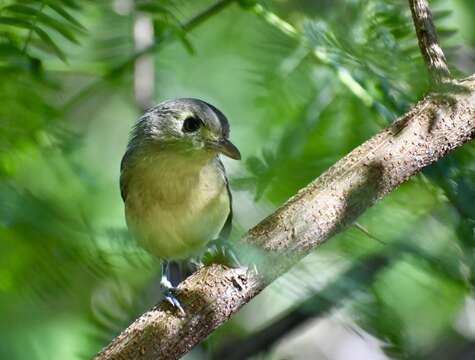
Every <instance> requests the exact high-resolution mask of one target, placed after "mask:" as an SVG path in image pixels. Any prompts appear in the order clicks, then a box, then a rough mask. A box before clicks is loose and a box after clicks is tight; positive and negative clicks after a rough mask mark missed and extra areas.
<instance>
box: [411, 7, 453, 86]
mask: <svg viewBox="0 0 475 360" xmlns="http://www.w3.org/2000/svg"><path fill="white" fill-rule="evenodd" d="M409 6H410V8H411V13H412V20H413V21H414V27H415V28H416V34H417V40H418V42H419V48H420V50H421V52H422V56H423V57H424V61H425V63H426V66H427V69H428V70H429V76H430V77H431V80H432V81H433V82H434V83H435V85H441V84H444V83H449V82H450V81H451V80H452V76H451V75H450V71H449V67H448V65H447V60H446V59H445V55H444V52H443V51H442V48H441V47H440V44H439V39H438V37H437V31H436V30H435V26H434V22H433V21H432V13H431V11H430V8H429V4H428V3H427V0H409Z"/></svg>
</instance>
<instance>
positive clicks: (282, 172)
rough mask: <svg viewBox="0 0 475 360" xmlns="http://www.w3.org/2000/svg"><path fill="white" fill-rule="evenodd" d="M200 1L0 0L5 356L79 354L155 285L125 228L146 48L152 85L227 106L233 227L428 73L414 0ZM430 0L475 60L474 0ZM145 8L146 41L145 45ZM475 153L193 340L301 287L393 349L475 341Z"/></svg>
mask: <svg viewBox="0 0 475 360" xmlns="http://www.w3.org/2000/svg"><path fill="white" fill-rule="evenodd" d="M212 4H213V2H212V1H208V0H203V1H185V0H179V1H172V0H166V1H158V0H137V1H132V0H100V1H78V0H28V1H25V0H21V1H20V0H18V1H13V0H3V1H0V99H1V106H0V149H1V150H0V204H1V207H0V315H1V320H0V335H1V336H2V341H1V342H0V358H2V359H24V358H28V359H83V358H89V357H90V356H91V355H92V354H94V353H95V352H96V351H98V350H99V349H100V348H101V346H103V345H104V344H106V343H107V342H108V341H109V340H110V339H111V338H112V336H114V335H115V334H117V333H118V332H119V331H120V330H121V329H123V328H124V327H125V326H126V325H127V324H128V323H129V322H130V321H131V320H132V319H134V318H135V317H136V316H137V314H140V313H141V312H142V311H144V309H146V308H147V307H149V306H150V305H151V304H153V303H154V302H156V301H157V299H158V293H157V286H158V281H157V278H156V277H157V271H158V268H159V266H158V265H159V264H158V262H157V260H155V259H152V258H151V257H150V256H148V255H147V254H146V253H145V252H144V251H142V250H141V249H140V248H138V247H137V246H136V245H135V244H134V242H133V241H132V240H131V239H130V238H129V236H128V234H127V231H126V228H125V222H124V220H123V214H122V211H123V210H122V203H121V200H120V195H119V191H118V168H119V162H120V158H121V156H122V154H123V151H124V148H125V144H126V141H127V134H128V129H129V128H130V126H131V124H132V123H133V121H134V120H135V119H136V118H137V117H138V115H139V113H138V111H139V110H138V107H137V104H136V102H135V99H134V96H133V91H132V80H133V76H134V72H133V66H134V62H135V60H136V59H137V57H138V56H139V55H143V54H144V53H146V54H148V55H150V56H154V61H155V71H156V74H155V83H156V93H155V94H154V99H155V101H156V102H158V101H160V100H162V99H165V98H170V97H178V96H180V97H184V96H194V97H200V98H203V99H206V100H207V101H209V102H211V103H214V104H215V105H217V106H218V107H219V108H220V109H222V110H223V111H224V112H225V113H226V114H227V115H228V117H229V119H230V120H231V124H232V138H233V141H234V142H236V143H237V144H238V145H239V147H240V149H241V152H242V153H243V155H244V161H243V163H242V164H241V165H240V166H237V165H236V164H234V163H226V165H227V168H228V170H229V173H230V177H231V183H232V186H233V190H234V192H235V198H236V200H235V207H236V208H235V214H236V215H235V216H236V224H235V225H236V226H235V231H234V234H235V236H236V238H237V237H238V236H239V234H240V233H242V232H243V231H245V230H246V228H248V227H249V226H251V225H252V224H255V223H257V222H258V221H259V220H260V219H261V218H262V217H263V216H264V215H265V214H266V213H268V212H270V211H272V209H273V208H274V207H276V206H278V205H279V204H281V203H282V202H283V201H285V200H286V199H287V198H288V197H289V196H291V195H292V194H294V193H295V192H296V191H297V190H298V189H299V188H301V187H303V186H305V185H306V184H307V183H308V182H310V181H311V180H312V179H313V178H315V177H316V176H318V175H319V174H320V173H322V172H323V171H324V170H325V169H326V168H328V167H329V166H330V165H331V164H333V163H334V162H335V161H336V160H338V159H339V158H340V157H341V156H343V155H344V154H345V153H347V152H348V151H350V150H351V149H352V148H354V147H355V146H357V145H359V144H360V143H362V142H363V141H365V140H366V139H368V138H369V137H370V136H372V135H373V134H374V133H375V132H377V131H378V130H379V129H381V128H382V127H383V126H385V125H386V124H388V123H390V122H391V121H393V120H394V119H395V118H396V117H397V116H399V115H401V114H402V113H404V112H405V111H406V110H407V109H408V108H409V107H410V105H411V104H412V103H414V102H415V101H417V99H419V98H420V97H421V96H423V95H424V94H425V93H426V92H427V90H428V81H427V75H426V71H425V68H424V65H423V62H422V59H421V56H420V54H419V51H418V48H417V41H416V38H415V35H414V31H413V27H412V23H411V18H410V12H409V10H408V7H407V2H406V1H403V0H359V1H356V0H338V1H328V0H320V1H310V0H298V1H289V0H279V1H274V2H270V1H258V2H256V1H247V0H246V1H238V2H236V3H235V4H231V5H230V6H228V7H227V8H226V9H224V10H222V11H220V12H207V9H209V8H208V7H209V6H211V5H212ZM431 6H433V9H434V16H435V21H436V25H437V27H438V29H439V32H440V35H441V40H442V45H443V47H444V49H446V50H447V55H448V59H449V63H450V64H451V66H452V71H453V72H454V73H455V74H457V75H458V76H463V75H468V74H470V73H472V72H475V62H474V59H475V56H474V54H475V51H474V49H473V47H474V46H475V35H474V34H475V28H474V27H475V25H474V24H475V22H474V21H473V20H474V18H475V7H474V4H473V1H472V0H457V1H447V0H438V1H435V0H434V1H432V2H431ZM139 13H140V14H142V15H145V16H148V17H149V18H150V19H151V20H152V23H153V31H154V37H155V39H156V44H155V45H153V46H152V47H151V48H149V49H146V50H145V51H144V52H143V53H140V54H137V53H136V52H135V50H134V49H135V45H134V38H133V28H134V19H135V18H136V16H137V14H139ZM198 14H202V15H203V14H204V15H203V17H202V18H201V19H200V23H201V24H200V26H199V27H196V28H193V30H192V31H189V30H190V29H191V27H190V26H186V25H183V24H190V19H196V18H195V16H197V15H198ZM191 23H192V22H191ZM474 159H475V148H474V146H473V144H468V145H466V146H464V147H463V148H462V149H459V150H457V151H456V152H454V153H453V154H451V155H449V156H447V157H446V158H444V159H442V160H441V161H439V162H438V163H437V164H435V165H433V166H431V167H430V168H429V169H427V170H426V171H424V173H423V174H422V175H420V176H418V177H416V178H415V179H413V180H411V181H409V182H408V183H406V184H404V185H402V186H401V187H400V188H399V189H398V190H397V191H395V192H394V193H393V194H391V195H390V196H388V197H387V198H386V199H385V200H384V201H382V202H380V203H378V204H377V205H376V206H375V207H373V208H372V209H370V210H369V211H368V212H366V213H365V214H364V215H363V216H362V218H361V219H360V224H361V226H362V228H360V229H357V228H355V227H352V228H350V229H348V230H347V231H346V232H345V233H344V234H341V235H339V236H337V238H335V239H333V240H332V241H330V242H329V243H328V244H326V245H325V246H323V247H321V248H320V249H319V250H318V251H317V252H315V253H314V254H312V255H310V256H309V257H308V258H306V259H305V260H304V261H303V262H302V263H300V264H299V265H297V266H296V267H295V269H293V270H292V271H291V272H290V273H289V274H287V275H285V276H284V277H283V278H281V279H279V280H278V281H276V282H275V283H274V284H273V285H272V286H271V287H270V288H269V289H268V290H267V291H265V292H264V293H263V294H261V295H260V296H259V297H258V298H257V299H255V301H253V302H252V303H251V304H250V305H249V306H247V307H246V308H245V309H243V311H241V312H240V313H239V314H238V315H237V316H236V317H235V318H234V319H233V320H231V321H229V322H228V323H226V324H225V325H224V326H223V327H221V328H220V329H219V330H218V331H217V332H216V333H215V334H213V336H211V338H210V339H209V340H207V341H206V343H205V344H204V345H202V346H201V347H200V349H197V350H195V351H194V352H193V353H192V354H191V355H190V358H207V357H208V356H207V355H206V354H207V353H208V352H215V351H218V350H219V349H220V348H221V347H222V345H223V344H227V343H232V341H233V340H234V339H236V338H239V339H245V338H246V337H249V336H251V337H250V340H249V341H252V334H253V333H254V332H255V331H257V330H258V329H262V328H265V327H266V326H270V324H272V323H273V321H275V319H278V318H280V317H281V316H283V314H285V313H287V312H288V311H290V310H291V309H293V308H295V307H296V306H298V304H301V303H303V302H304V301H305V300H307V302H306V303H305V304H306V306H305V313H306V314H307V315H306V317H308V319H311V318H313V317H316V316H318V317H323V316H327V317H331V316H332V314H334V313H337V310H336V307H337V306H339V308H340V310H339V311H341V312H343V313H344V314H345V319H346V321H348V322H350V324H351V326H352V327H353V328H356V327H357V328H358V329H359V330H358V331H360V332H363V331H364V332H365V333H366V334H371V335H372V336H374V337H375V338H377V339H379V341H380V344H381V345H380V347H379V348H378V349H380V351H381V352H383V351H384V352H385V353H386V355H387V356H389V357H391V358H410V359H417V358H421V359H422V358H429V357H430V356H432V355H433V354H435V353H438V354H439V355H440V353H441V351H442V353H443V354H444V355H445V357H441V358H455V356H456V355H457V354H459V352H460V351H461V348H462V347H470V346H472V347H473V346H474V345H473V339H474V338H475V331H474V330H473V329H474V328H475V327H474V326H475V325H474V324H473V323H470V317H468V316H466V317H463V316H462V315H461V314H465V313H466V312H467V311H469V310H471V311H472V312H473V309H470V308H468V307H467V306H468V305H467V304H470V301H473V300H472V298H473V285H474V271H475V262H474V255H473V246H474V240H475V238H474V237H475V230H474V229H475V160H474ZM362 229H363V231H362ZM394 249H398V250H397V251H396V250H394ZM380 253H381V254H380ZM373 255H374V256H384V257H385V258H387V259H388V260H390V261H387V263H385V265H384V266H383V267H381V268H378V269H377V273H376V274H372V276H371V279H367V278H366V279H360V278H350V277H349V275H348V272H345V269H351V266H355V264H356V265H358V264H359V263H361V266H365V260H364V259H365V258H367V257H368V256H373ZM315 274H318V276H317V275H315ZM332 284H334V286H330V285H332ZM348 288H350V289H351V291H324V292H323V293H322V296H325V302H324V304H325V305H324V308H323V309H322V308H320V309H318V307H319V306H320V305H319V304H321V298H319V299H320V300H318V301H316V302H315V304H314V306H313V307H312V306H310V305H311V304H310V305H309V301H310V300H308V299H312V298H313V297H312V296H314V295H315V294H319V290H320V289H348ZM342 297H343V298H342ZM256 314H258V315H256ZM461 316H462V318H461ZM471 316H472V317H473V313H472V315H471ZM460 319H461V320H460ZM285 339H286V338H284V341H282V343H285ZM341 340H342V339H337V340H335V341H336V342H338V341H341ZM442 343H443V344H444V347H443V349H441V348H440V344H442ZM320 345H321V344H320V343H319V342H318V339H317V340H315V343H314V344H313V346H314V347H315V348H317V347H319V346H320ZM280 346H281V345H278V344H277V345H276V346H273V347H271V348H266V351H267V355H266V357H268V358H276V359H278V358H282V356H283V355H282V356H281V352H280V350H279V349H281V347H280ZM282 351H283V350H282ZM327 357H328V358H332V357H331V356H330V355H329V354H327ZM295 358H298V357H295ZM335 358H336V357H335Z"/></svg>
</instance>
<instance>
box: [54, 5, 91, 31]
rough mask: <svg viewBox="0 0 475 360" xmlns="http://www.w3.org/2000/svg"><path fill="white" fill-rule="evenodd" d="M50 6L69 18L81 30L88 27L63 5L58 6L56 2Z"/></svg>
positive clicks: (65, 17)
mask: <svg viewBox="0 0 475 360" xmlns="http://www.w3.org/2000/svg"><path fill="white" fill-rule="evenodd" d="M48 6H49V7H50V8H51V9H53V10H54V11H56V12H57V13H58V14H59V15H61V16H62V17H63V18H64V19H66V20H68V21H69V22H70V23H71V24H73V25H75V26H77V27H78V28H80V29H81V30H86V28H85V27H84V26H83V25H82V24H81V23H80V22H79V21H77V20H76V19H75V18H74V17H73V16H72V15H71V14H70V13H68V12H67V11H66V10H64V9H63V8H62V7H60V6H57V5H55V4H48Z"/></svg>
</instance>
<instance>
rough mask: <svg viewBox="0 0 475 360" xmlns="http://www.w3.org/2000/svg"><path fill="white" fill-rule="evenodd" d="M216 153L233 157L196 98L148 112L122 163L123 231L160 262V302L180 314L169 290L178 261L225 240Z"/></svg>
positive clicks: (228, 212)
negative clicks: (217, 240) (164, 300)
mask: <svg viewBox="0 0 475 360" xmlns="http://www.w3.org/2000/svg"><path fill="white" fill-rule="evenodd" d="M220 154H223V155H226V156H228V157H230V158H232V159H236V160H240V159H241V154H240V153H239V150H238V149H237V148H236V146H234V145H233V144H232V143H231V142H230V141H229V123H228V120H227V119H226V117H225V116H224V114H223V113H222V112H221V111H219V110H218V109H217V108H215V107H214V106H213V105H210V104H208V103H206V102H204V101H201V100H198V99H190V98H184V99H176V100H168V101H165V102H162V103H160V104H159V105H158V106H156V107H154V108H151V109H150V110H148V111H147V112H146V113H145V114H144V115H143V116H142V117H141V118H140V119H139V120H138V121H137V123H136V124H135V126H134V128H133V130H132V133H131V137H130V140H129V144H128V146H127V150H126V153H125V155H124V157H123V159H122V162H121V174H120V190H121V195H122V199H123V200H124V203H125V216H126V220H127V226H128V228H129V231H130V232H131V233H132V235H133V236H134V237H135V238H136V240H137V241H138V242H139V244H140V245H141V246H143V247H144V248H145V249H146V250H148V251H149V252H150V253H152V254H153V255H155V256H157V257H159V258H160V259H162V279H161V282H160V285H161V289H162V292H163V294H164V296H165V298H166V299H167V300H168V301H169V302H170V303H171V304H172V305H173V306H175V307H177V308H178V309H179V310H180V311H181V312H183V309H182V307H181V305H180V303H179V301H178V300H177V299H176V297H175V295H174V289H175V287H176V286H177V285H178V283H179V282H180V281H181V280H182V279H183V275H182V274H180V273H179V272H180V266H179V265H180V264H181V263H182V261H183V260H186V259H190V258H192V257H193V256H194V255H197V254H200V253H202V252H203V249H204V248H205V247H206V246H207V244H208V243H209V242H210V241H211V240H214V239H219V240H220V241H221V242H220V244H221V246H222V244H223V242H222V241H223V240H225V239H227V237H228V235H229V233H230V230H231V222H232V198H231V192H230V190H229V184H228V180H227V178H226V173H225V170H224V166H223V164H222V162H221V160H220V158H219V155H220Z"/></svg>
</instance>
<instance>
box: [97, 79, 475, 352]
mask: <svg viewBox="0 0 475 360" xmlns="http://www.w3.org/2000/svg"><path fill="white" fill-rule="evenodd" d="M458 85H459V88H460V87H465V88H466V90H467V91H465V92H460V91H458V92H457V93H454V94H451V95H430V96H427V97H426V98H424V99H423V100H421V101H420V102H419V103H417V104H416V105H415V106H414V107H413V108H412V109H411V110H410V111H409V112H408V113H407V114H405V115H403V116H402V117H401V118H399V119H398V120H397V121H395V122H394V123H393V124H392V125H391V126H389V127H388V128H386V129H384V130H383V131H381V132H380V133H378V134H376V135H375V136H373V137H372V138H371V139H370V140H368V141H367V142H365V143H364V144H362V145H360V146H359V147H357V148H356V149H354V150H353V151H352V152H351V153H350V154H348V155H347V156H345V157H344V158H343V159H341V160H340V161H338V162H337V163H336V164H335V165H334V166H332V167H331V168H330V169H329V170H328V171H326V172H325V173H324V174H323V175H321V176H320V177H318V178H317V179H315V180H314V181H313V182H312V183H310V184H309V185H308V186H307V187H305V188H303V189H302V190H300V191H299V192H298V194H297V195H295V196H294V197H292V198H291V199H289V200H288V201H287V202H286V203H285V204H284V205H283V206H282V207H281V208H279V209H278V210H277V211H276V212H274V213H273V214H272V215H270V216H269V217H267V218H266V219H265V220H263V221H262V222H261V223H259V224H258V225H257V226H255V227H254V228H253V229H251V230H250V231H249V232H248V233H247V234H246V235H245V236H244V237H243V239H242V240H241V241H242V242H241V243H240V248H246V249H247V251H245V252H244V253H248V252H251V253H253V254H254V256H253V258H252V259H250V261H251V262H255V263H257V264H258V268H259V270H260V271H259V273H256V272H255V271H244V270H242V269H228V268H225V267H223V266H221V265H212V266H209V267H205V268H202V269H201V270H199V271H198V272H196V273H195V274H193V275H192V276H191V277H190V278H188V279H187V280H186V281H185V282H184V283H182V284H181V285H180V287H179V295H178V297H179V299H180V301H181V303H182V304H183V306H184V309H185V311H186V315H185V316H181V315H180V314H179V313H178V312H176V311H173V309H172V308H171V307H170V306H169V304H168V303H160V304H158V305H156V306H155V307H154V308H152V309H151V310H150V311H147V312H146V313H145V314H143V315H142V316H141V317H140V318H138V319H137V320H136V321H135V322H134V323H132V324H131V325H130V326H129V327H128V328H127V329H126V330H124V331H123V332H122V333H121V334H120V335H119V336H118V337H117V338H116V339H114V340H113V341H112V342H111V344H109V345H108V346H107V347H106V348H105V349H104V350H103V351H101V352H100V353H99V354H98V355H97V356H96V357H95V359H96V360H103V359H127V360H129V359H176V358H179V357H180V356H181V355H183V354H184V353H186V352H187V351H189V350H190V349H191V348H192V347H193V346H195V345H196V344H198V343H199V342H200V341H201V340H203V339H205V338H206V337H207V336H208V335H209V334H210V333H211V332H212V331H213V330H214V329H215V328H216V327H218V326H219V325H220V324H222V323H223V322H224V321H226V320H227V319H228V318H229V317H230V316H231V315H232V314H233V313H235V312H236V311H238V310H239V309H240V308H241V307H242V306H243V305H244V304H246V303H247V302H248V301H250V300H251V299H252V298H253V297H254V296H256V295H257V294H258V293H259V292H260V291H261V290H262V289H264V288H265V287H266V286H267V285H268V284H269V283H270V282H271V281H272V280H273V279H275V278H276V277H278V276H279V275H281V274H282V273H283V272H285V271H286V270H287V269H288V268H289V267H290V266H292V264H294V263H295V262H296V261H298V260H299V259H300V258H301V257H303V256H305V254H307V253H308V252H309V251H311V250H313V249H314V248H315V247H316V246H318V245H320V244H322V243H323V242H324V241H326V240H327V239H329V238H330V237H331V236H333V235H334V234H335V233H337V232H339V231H341V230H342V229H343V228H344V227H345V226H346V225H348V224H351V223H352V222H353V221H354V220H355V219H356V218H357V217H358V216H359V215H361V214H362V213H363V212H364V211H365V210H366V209H367V208H369V207H370V206H371V205H373V204H374V202H375V201H377V200H378V199H380V198H382V197H383V196H384V195H386V194H387V193H389V192H390V191H392V190H394V189H395V188H396V187H397V186H398V185H399V184H401V183H402V182H404V181H405V180H407V179H408V178H409V177H411V176H413V175H415V174H416V173H418V172H419V171H420V170H421V169H422V168H424V167H425V166H427V165H429V164H431V163H433V162H435V161H437V160H438V159H439V158H441V157H442V156H444V155H445V154H446V153H447V152H449V151H451V150H453V149H455V148H457V147H458V146H461V145H463V144H464V143H466V142H468V141H469V140H471V139H472V138H473V137H474V136H475V76H472V77H471V78H469V79H466V80H465V81H462V82H459V83H458Z"/></svg>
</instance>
